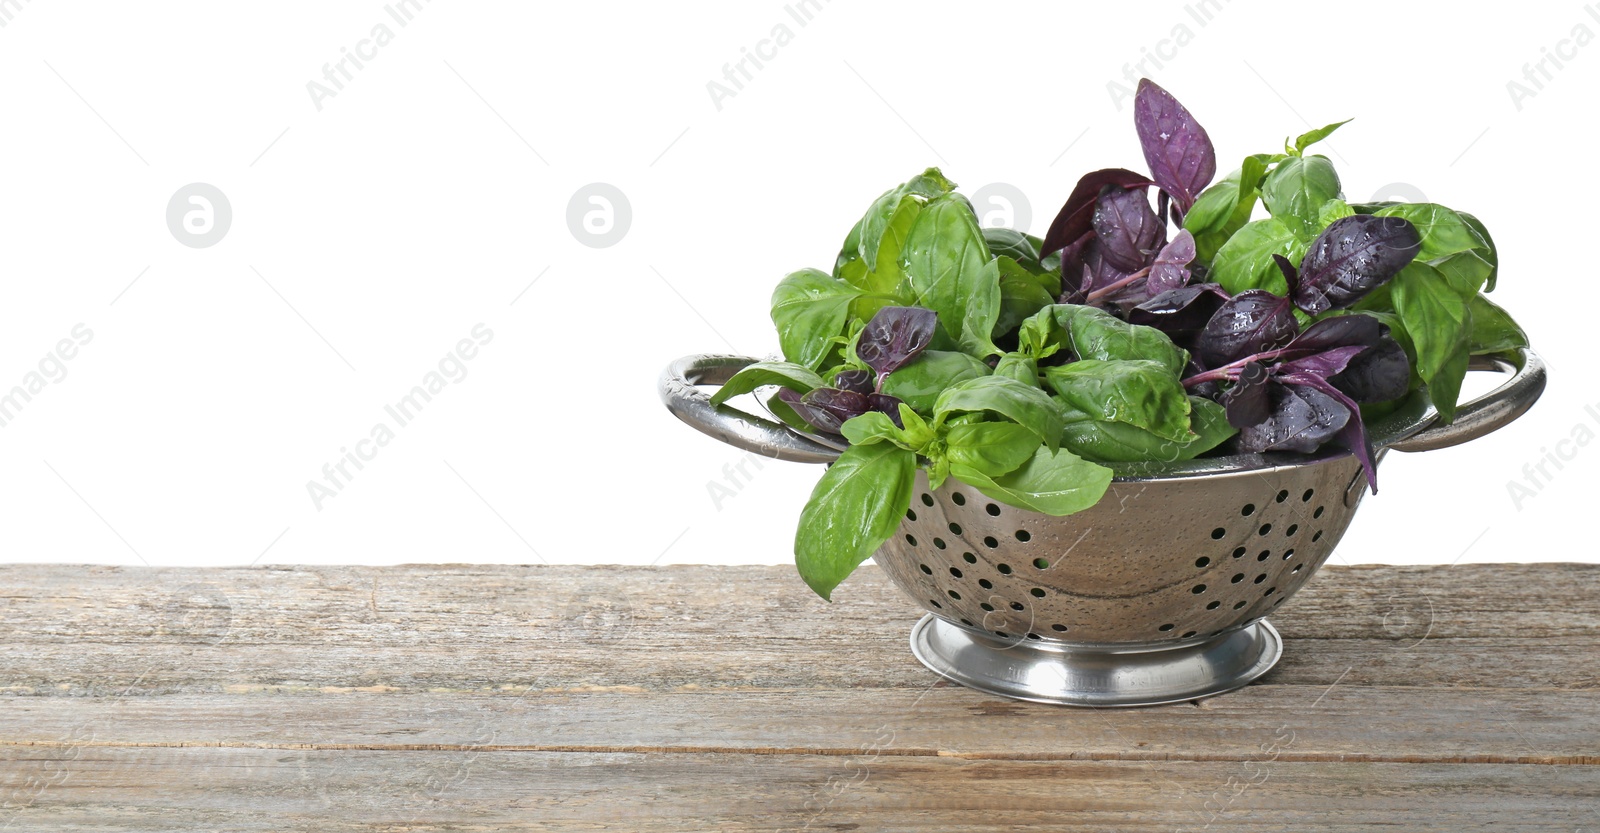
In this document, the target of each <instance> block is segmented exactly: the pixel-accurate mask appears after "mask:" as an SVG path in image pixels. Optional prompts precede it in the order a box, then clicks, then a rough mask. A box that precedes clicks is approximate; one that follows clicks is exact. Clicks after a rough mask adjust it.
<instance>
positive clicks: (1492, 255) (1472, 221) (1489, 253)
mask: <svg viewBox="0 0 1600 833" xmlns="http://www.w3.org/2000/svg"><path fill="white" fill-rule="evenodd" d="M1456 213H1457V214H1459V215H1461V221H1462V222H1464V223H1466V224H1467V226H1468V227H1470V228H1471V229H1472V230H1473V231H1475V232H1477V234H1478V237H1479V239H1481V240H1482V241H1483V247H1484V248H1483V251H1482V252H1481V254H1482V255H1483V259H1484V260H1486V261H1488V262H1489V280H1488V283H1486V284H1485V285H1484V287H1483V291H1484V292H1493V291H1494V284H1495V281H1496V280H1497V279H1499V277H1500V255H1499V253H1498V252H1497V251H1496V250H1495V247H1494V238H1493V237H1490V236H1489V229H1488V228H1485V227H1484V225H1483V222H1482V221H1480V220H1479V219H1478V218H1477V217H1474V216H1472V215H1471V214H1468V213H1467V212H1465V211H1457V212H1456Z"/></svg>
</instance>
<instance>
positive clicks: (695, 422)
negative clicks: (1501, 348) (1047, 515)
mask: <svg viewBox="0 0 1600 833" xmlns="http://www.w3.org/2000/svg"><path fill="white" fill-rule="evenodd" d="M755 361H756V360H755V359H752V358H748V357H745V356H731V355H720V354H703V355H694V356H684V357H683V358H681V359H678V360H677V361H675V362H673V363H672V364H670V365H668V366H667V368H666V370H665V371H663V372H662V374H661V380H660V383H659V386H658V389H659V392H660V395H661V401H662V402H664V403H665V404H666V406H667V410H669V411H671V412H672V414H673V415H674V416H676V417H677V418H678V419H681V420H683V421H684V422H685V423H688V424H689V425H691V426H693V427H694V428H695V429H696V430H698V431H700V432H702V433H705V434H707V435H709V436H712V437H715V438H717V439H719V440H722V441H723V442H725V443H728V444H729V445H732V446H735V447H737V448H743V449H746V450H749V451H754V452H756V453H758V454H763V455H766V456H768V457H773V458H775V459H778V460H791V461H794V462H799V463H829V462H832V461H834V460H835V459H838V457H839V453H840V452H841V451H842V450H843V445H842V444H840V443H839V442H837V441H832V440H830V439H829V438H822V437H815V436H803V435H801V434H800V433H799V432H796V431H793V430H791V429H789V427H788V426H785V425H781V424H779V423H776V422H773V421H771V420H767V419H762V418H760V417H756V416H751V415H750V414H747V413H745V412H743V411H740V410H738V409H736V408H732V407H729V406H728V405H723V406H721V407H712V405H711V401H710V399H711V397H710V395H709V394H707V393H705V392H704V391H702V390H700V389H699V388H697V387H696V385H709V384H721V383H722V382H725V381H727V380H728V379H729V378H730V377H732V376H733V374H735V373H737V372H738V371H739V370H740V369H741V368H743V367H744V366H745V365H748V364H751V363H752V362H755ZM1472 367H1473V369H1474V370H1494V371H1499V372H1502V373H1509V374H1511V378H1509V379H1507V380H1506V382H1505V383H1504V384H1502V385H1500V386H1499V387H1497V388H1495V389H1494V390H1492V391H1490V392H1488V393H1486V394H1484V395H1483V396H1480V397H1478V398H1477V399H1474V400H1472V401H1470V402H1466V403H1463V404H1462V405H1461V406H1460V407H1459V408H1458V409H1457V410H1456V419H1455V422H1453V423H1451V424H1450V425H1438V424H1437V423H1438V421H1439V412H1438V411H1436V410H1434V408H1433V406H1432V405H1431V404H1429V403H1428V398H1427V396H1426V395H1425V394H1424V393H1423V392H1422V391H1417V392H1414V393H1413V394H1412V395H1411V396H1410V397H1408V398H1407V399H1406V400H1405V401H1404V402H1403V403H1402V404H1401V406H1400V407H1399V408H1397V409H1396V410H1395V411H1393V412H1392V413H1390V414H1387V415H1385V416H1383V417H1380V418H1377V419H1374V420H1371V421H1369V423H1368V424H1367V436H1368V438H1369V439H1371V440H1372V444H1373V446H1374V447H1375V448H1379V449H1382V448H1393V449H1395V450H1396V451H1408V452H1409V451H1428V450H1431V449H1435V448H1446V447H1449V446H1452V445H1458V444H1460V443H1463V442H1467V441H1468V440H1474V439H1477V438H1478V437H1481V436H1483V435H1485V434H1488V433H1490V432H1491V431H1495V430H1497V429H1499V428H1501V427H1502V426H1504V425H1506V424H1508V423H1510V422H1511V421H1513V420H1515V419H1516V418H1517V417H1519V416H1521V415H1522V414H1523V413H1525V412H1526V411H1527V410H1528V409H1529V408H1531V407H1533V403H1535V402H1537V401H1538V400H1539V396H1540V394H1542V393H1543V392H1544V387H1545V376H1546V373H1545V366H1544V362H1543V361H1542V360H1541V359H1540V358H1539V355H1538V354H1537V353H1535V352H1533V351H1532V350H1527V349H1524V350H1519V351H1516V352H1514V353H1510V354H1505V355H1504V356H1490V357H1480V358H1478V359H1476V360H1474V364H1473V365H1472ZM1303 459H1305V458H1304V456H1303V455H1288V454H1236V455H1232V456H1225V457H1206V458H1202V459H1199V460H1188V461H1184V462H1179V463H1118V464H1113V465H1112V466H1111V468H1112V469H1113V470H1114V471H1115V472H1116V473H1117V478H1118V479H1119V480H1136V479H1152V478H1158V477H1168V476H1176V475H1187V474H1202V473H1212V472H1224V471H1245V470H1252V469H1258V468H1262V467H1270V466H1273V465H1280V464H1281V465H1290V464H1294V463H1295V462H1297V461H1300V460H1303Z"/></svg>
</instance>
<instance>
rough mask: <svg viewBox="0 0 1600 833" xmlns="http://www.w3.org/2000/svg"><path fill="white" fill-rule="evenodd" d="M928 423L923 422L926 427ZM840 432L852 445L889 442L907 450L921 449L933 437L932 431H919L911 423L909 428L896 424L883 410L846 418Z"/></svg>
mask: <svg viewBox="0 0 1600 833" xmlns="http://www.w3.org/2000/svg"><path fill="white" fill-rule="evenodd" d="M926 425H927V423H923V426H924V427H925V426H926ZM908 429H910V430H908ZM839 433H841V434H843V435H844V438H845V439H847V440H849V441H850V444H851V445H872V444H873V443H877V442H887V443H889V444H891V445H894V446H896V447H898V448H903V449H905V450H907V451H921V450H922V447H923V446H924V445H925V444H926V443H927V441H928V440H930V439H932V438H933V435H932V432H931V431H918V430H916V429H913V428H912V427H911V426H910V425H908V426H907V428H901V427H900V426H898V425H895V424H894V420H893V419H891V418H890V417H889V415H888V414H885V413H883V412H882V411H868V412H866V413H864V414H861V415H860V416H856V417H852V418H850V419H848V420H846V421H845V423H844V425H842V426H840V427H839ZM920 434H926V436H920Z"/></svg>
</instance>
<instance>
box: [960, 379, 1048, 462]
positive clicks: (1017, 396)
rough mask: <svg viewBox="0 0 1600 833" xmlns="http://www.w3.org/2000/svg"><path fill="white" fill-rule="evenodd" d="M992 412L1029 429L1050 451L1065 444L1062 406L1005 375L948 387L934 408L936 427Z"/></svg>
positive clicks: (1040, 392) (1041, 392)
mask: <svg viewBox="0 0 1600 833" xmlns="http://www.w3.org/2000/svg"><path fill="white" fill-rule="evenodd" d="M983 411H991V412H993V413H996V414H999V415H1000V416H1003V417H1005V418H1006V419H1009V420H1011V421H1012V422H1015V423H1017V424H1018V425H1022V426H1025V427H1027V428H1028V430H1030V431H1032V432H1033V433H1034V435H1035V436H1037V437H1038V438H1039V440H1040V441H1042V442H1043V443H1044V444H1045V445H1047V446H1049V447H1050V448H1056V447H1057V446H1059V445H1060V444H1061V427H1062V418H1061V406H1060V405H1057V404H1056V402H1055V400H1053V399H1051V398H1050V395H1049V394H1047V393H1045V392H1044V391H1043V390H1040V389H1039V388H1037V387H1033V386H1031V385H1027V384H1024V383H1022V382H1019V381H1017V380H1016V379H1011V378H1007V377H1005V376H985V377H983V378H981V379H969V380H967V381H965V382H960V383H957V384H955V385H953V386H951V387H949V388H946V389H945V391H944V393H941V394H939V399H938V401H936V402H935V403H934V405H933V423H934V425H935V426H936V427H937V426H940V425H943V424H944V422H945V421H946V419H948V418H949V416H950V415H951V414H956V413H967V412H983Z"/></svg>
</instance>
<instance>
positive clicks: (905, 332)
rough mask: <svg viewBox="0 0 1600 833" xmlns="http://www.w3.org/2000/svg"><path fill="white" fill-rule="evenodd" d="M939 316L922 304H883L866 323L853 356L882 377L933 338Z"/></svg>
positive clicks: (896, 368) (898, 367)
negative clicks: (889, 305) (918, 305)
mask: <svg viewBox="0 0 1600 833" xmlns="http://www.w3.org/2000/svg"><path fill="white" fill-rule="evenodd" d="M938 320H939V316H938V314H937V313H935V312H934V311H933V310H931V309H923V308H922V307H884V308H883V309H881V310H878V314H877V315H874V316H872V320H871V321H868V322H867V327H866V329H864V330H862V331H861V339H860V340H859V341H858V342H856V355H857V356H859V357H860V358H861V360H862V361H864V362H866V363H867V366H868V367H870V368H872V369H873V370H875V371H877V373H878V377H879V378H882V377H884V376H887V375H888V374H890V373H893V372H894V371H896V370H899V369H900V368H901V367H902V366H904V365H905V364H906V363H907V362H909V361H911V360H912V359H914V358H916V356H917V354H918V353H921V352H922V348H924V347H927V346H928V342H929V341H931V340H933V328H934V325H935V324H936V323H938Z"/></svg>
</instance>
